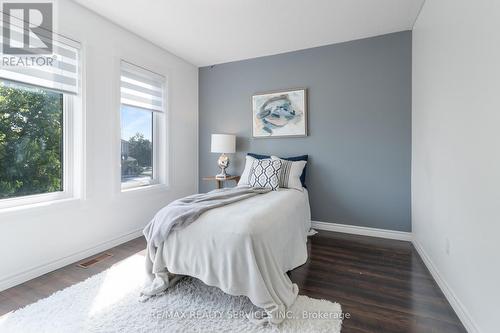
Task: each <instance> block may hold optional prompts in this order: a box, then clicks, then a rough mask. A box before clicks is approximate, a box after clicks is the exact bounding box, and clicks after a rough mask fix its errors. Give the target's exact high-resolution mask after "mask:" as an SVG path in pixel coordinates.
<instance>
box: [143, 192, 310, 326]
mask: <svg viewBox="0 0 500 333" xmlns="http://www.w3.org/2000/svg"><path fill="white" fill-rule="evenodd" d="M310 221H311V216H310V207H309V199H308V193H307V190H306V189H304V190H303V191H299V190H296V189H279V190H277V191H271V192H269V193H266V194H261V195H257V196H254V197H251V198H248V199H245V200H242V201H239V202H235V203H232V204H230V205H227V206H224V207H219V208H215V209H211V210H209V211H207V212H205V213H203V214H202V215H201V216H200V217H199V218H198V219H197V220H196V221H195V222H193V223H191V224H189V225H188V226H186V227H185V228H182V229H180V230H174V231H172V232H170V234H169V235H168V237H167V238H166V241H164V242H163V244H162V246H160V247H158V249H157V252H156V253H155V255H154V258H151V260H148V262H147V267H146V269H147V271H148V273H149V274H150V277H151V278H152V279H153V278H154V274H153V272H159V271H164V272H167V271H168V272H169V273H170V274H176V275H188V276H192V277H195V278H198V279H200V280H201V281H203V282H204V283H205V284H207V285H210V286H216V287H218V288H220V289H221V290H222V291H224V292H226V293H228V294H231V295H235V296H237V295H245V296H247V297H248V298H249V299H250V301H251V302H252V303H253V304H254V305H255V306H257V307H259V308H261V309H264V310H265V312H266V313H267V317H268V319H267V320H268V321H269V322H272V323H279V322H281V321H282V320H283V318H282V315H283V313H284V312H285V311H286V309H287V308H288V307H289V306H291V305H292V304H293V302H294V301H295V299H296V297H297V294H298V288H297V286H296V285H295V284H293V283H292V282H291V280H290V279H289V277H288V275H287V274H286V272H287V271H290V270H292V269H294V268H295V267H298V266H300V265H302V264H304V263H305V262H306V260H307V247H306V242H307V234H308V231H309V229H310V227H311V222H310ZM170 274H169V275H170ZM156 276H158V274H156Z"/></svg>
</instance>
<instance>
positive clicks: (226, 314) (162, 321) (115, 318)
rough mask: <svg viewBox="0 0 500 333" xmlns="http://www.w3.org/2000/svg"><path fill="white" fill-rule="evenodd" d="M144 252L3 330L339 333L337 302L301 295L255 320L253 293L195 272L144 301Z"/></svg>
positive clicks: (7, 320)
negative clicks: (271, 321) (263, 321)
mask: <svg viewBox="0 0 500 333" xmlns="http://www.w3.org/2000/svg"><path fill="white" fill-rule="evenodd" d="M143 271H144V257H143V256H141V255H134V256H132V257H130V258H128V259H127V260H124V261H123V262H120V263H119V264H117V265H115V266H113V267H111V268H110V269H108V270H106V271H104V272H102V273H100V274H97V275H95V276H92V277H91V278H89V279H87V280H85V281H83V282H81V283H79V284H76V285H73V286H71V287H69V288H67V289H64V290H62V291H59V292H56V293H55V294H53V295H51V296H50V297H48V298H45V299H42V300H40V301H38V302H36V303H34V304H31V305H28V306H27V307H25V308H23V309H20V310H17V311H15V312H12V313H9V314H6V315H4V316H2V317H0V332H5V333H7V332H9V333H11V332H12V333H31V332H34V333H46V332H47V333H49V332H50V333H63V332H64V333H66V332H71V333H76V332H85V333H87V332H89V333H90V332H106V333H110V332H330V333H339V332H340V329H341V324H342V319H341V318H342V314H341V313H342V310H341V307H340V305H339V304H338V303H332V302H329V301H326V300H318V299H312V298H309V297H307V296H299V297H298V298H297V300H296V302H295V304H294V305H293V306H292V308H291V309H289V310H290V311H289V312H288V313H287V317H288V319H286V320H285V321H284V322H283V323H282V324H280V325H279V326H272V325H271V326H270V325H266V326H263V327H262V326H256V325H255V324H253V323H251V322H250V321H249V320H248V319H247V318H246V313H248V312H251V311H252V310H256V308H255V307H254V306H253V305H252V304H251V303H250V301H249V300H248V298H246V297H243V296H239V297H235V296H230V295H227V294H225V293H223V292H222V291H221V290H220V289H218V288H215V287H209V286H206V285H205V284H203V283H202V282H201V281H199V280H197V279H193V278H184V279H182V280H181V281H180V282H179V283H178V284H177V285H175V286H174V287H172V288H171V289H169V290H167V291H166V292H165V293H164V294H162V295H159V296H157V297H154V298H151V299H149V300H147V301H146V302H144V303H141V302H139V292H140V290H141V287H142V286H143V283H144V281H145V280H144V279H145V274H144V272H143Z"/></svg>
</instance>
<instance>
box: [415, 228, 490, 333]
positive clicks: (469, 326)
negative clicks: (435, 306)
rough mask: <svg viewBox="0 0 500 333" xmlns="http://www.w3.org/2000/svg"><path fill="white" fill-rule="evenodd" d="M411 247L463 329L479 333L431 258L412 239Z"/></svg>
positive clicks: (470, 332) (471, 332)
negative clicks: (429, 273) (415, 251)
mask: <svg viewBox="0 0 500 333" xmlns="http://www.w3.org/2000/svg"><path fill="white" fill-rule="evenodd" d="M412 243H413V246H414V247H415V249H416V250H417V252H418V254H419V255H420V258H422V261H423V262H424V264H425V266H426V267H427V269H428V270H429V272H431V275H432V277H433V278H434V281H436V283H437V284H438V286H439V289H441V291H442V292H443V294H444V296H445V297H446V299H447V300H448V302H449V303H450V305H451V307H452V308H453V310H454V311H455V313H456V314H457V316H458V318H459V319H460V321H461V322H462V324H463V325H464V326H465V329H466V330H467V332H469V333H479V332H480V331H479V328H478V326H477V324H476V323H475V322H474V320H473V319H472V316H471V315H470V313H469V312H468V311H467V309H466V308H465V306H464V305H463V303H462V302H460V300H459V299H458V297H457V295H456V293H455V292H454V291H453V289H451V287H450V285H449V284H448V283H447V282H446V280H445V279H444V277H443V276H442V275H441V273H439V270H438V269H437V267H436V266H435V265H434V263H433V262H432V260H431V258H430V257H429V255H427V253H426V252H425V250H424V248H423V247H422V246H421V245H420V243H419V242H418V241H417V240H416V239H415V238H413V240H412Z"/></svg>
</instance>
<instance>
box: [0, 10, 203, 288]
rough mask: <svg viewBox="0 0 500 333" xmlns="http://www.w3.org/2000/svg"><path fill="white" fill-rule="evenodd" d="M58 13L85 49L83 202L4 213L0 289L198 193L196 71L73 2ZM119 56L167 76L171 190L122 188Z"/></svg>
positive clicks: (120, 237)
mask: <svg viewBox="0 0 500 333" xmlns="http://www.w3.org/2000/svg"><path fill="white" fill-rule="evenodd" d="M57 11H58V15H57V20H58V30H59V32H60V33H62V34H64V35H66V36H68V37H71V38H73V39H75V40H77V41H79V42H81V43H82V46H83V53H84V61H83V63H84V70H85V72H84V98H85V112H86V133H85V134H86V135H85V151H86V161H85V163H84V164H85V166H86V168H85V169H86V173H85V181H84V185H85V189H86V191H85V192H86V193H85V198H83V199H81V200H76V201H69V202H65V203H58V204H52V205H42V206H40V207H37V208H30V209H22V210H16V211H10V212H0V290H2V289H5V288H7V287H9V286H11V285H13V284H15V283H20V282H22V281H23V280H26V279H28V278H32V277H34V276H36V275H39V274H41V273H44V272H46V271H49V270H52V269H54V268H57V267H59V266H61V265H63V264H68V263H70V262H72V261H74V260H79V259H80V258H82V257H84V256H86V255H90V254H93V253H94V252H96V251H99V250H104V249H105V248H108V247H111V246H112V245H115V244H117V243H120V242H123V241H125V240H128V239H131V238H134V237H136V236H138V235H139V231H140V230H141V229H142V228H143V227H144V226H145V224H146V223H147V222H148V221H149V219H150V218H151V217H152V215H153V214H154V213H155V211H156V210H158V209H159V208H160V207H162V206H164V205H165V204H166V203H168V202H169V201H171V200H173V199H175V198H178V197H181V196H185V195H187V194H191V193H195V192H197V190H198V188H197V187H198V179H197V178H198V169H197V166H198V69H197V68H196V67H195V66H193V65H191V64H189V63H187V62H185V61H184V60H182V59H180V58H178V57H176V56H174V55H172V54H170V53H168V52H166V51H165V50H163V49H161V48H159V47H157V46H155V45H153V44H151V43H149V42H147V41H145V40H143V39H141V38H139V37H137V36H135V35H134V34H132V33H130V32H128V31H126V30H124V29H121V28H119V27H118V26H116V25H113V24H112V23H109V22H108V21H106V20H104V19H103V18H101V17H100V16H98V15H96V14H94V13H92V12H90V11H88V10H87V9H84V8H83V7H80V6H79V5H77V4H75V3H73V2H70V1H59V2H58V6H57ZM120 58H124V59H127V60H129V61H131V62H133V63H136V64H138V65H142V66H144V67H147V68H150V69H152V70H154V71H156V72H158V73H161V74H163V75H165V76H166V77H167V81H168V87H169V91H168V94H169V96H168V108H169V110H168V111H169V112H168V117H169V122H170V129H169V139H170V152H169V163H170V164H169V167H170V170H169V174H170V184H169V188H168V189H156V190H139V191H134V192H130V193H120V191H119V189H118V187H117V184H119V183H118V182H119V163H120V162H119V149H120V146H119V144H120V142H119V111H118V110H119V98H118V92H119V89H118V85H117V84H118V81H117V80H118V77H119V59H120ZM117 156H118V159H117V158H116V157H117Z"/></svg>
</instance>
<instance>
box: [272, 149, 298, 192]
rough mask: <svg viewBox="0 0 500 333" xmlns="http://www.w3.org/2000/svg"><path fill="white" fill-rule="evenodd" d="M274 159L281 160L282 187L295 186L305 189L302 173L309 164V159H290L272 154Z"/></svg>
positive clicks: (294, 187) (295, 187)
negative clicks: (301, 178)
mask: <svg viewBox="0 0 500 333" xmlns="http://www.w3.org/2000/svg"><path fill="white" fill-rule="evenodd" d="M271 159H272V160H280V161H281V174H280V182H279V183H280V187H283V188H293V189H296V190H299V191H303V190H304V188H303V187H302V182H301V181H300V175H302V171H303V170H304V167H305V166H306V164H307V161H288V160H283V159H281V158H279V157H277V156H271Z"/></svg>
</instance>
